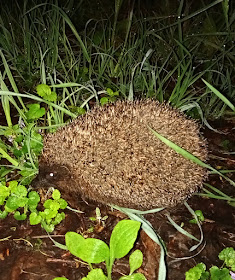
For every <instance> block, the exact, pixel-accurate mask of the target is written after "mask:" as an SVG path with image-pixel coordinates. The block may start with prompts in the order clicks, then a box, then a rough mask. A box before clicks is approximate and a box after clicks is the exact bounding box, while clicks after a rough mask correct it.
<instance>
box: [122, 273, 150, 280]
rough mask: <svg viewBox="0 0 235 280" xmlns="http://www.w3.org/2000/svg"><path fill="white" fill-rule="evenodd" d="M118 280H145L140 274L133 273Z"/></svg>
mask: <svg viewBox="0 0 235 280" xmlns="http://www.w3.org/2000/svg"><path fill="white" fill-rule="evenodd" d="M119 280H146V278H145V276H144V275H143V274H142V273H134V274H132V275H128V276H122V277H121V278H120V279H119Z"/></svg>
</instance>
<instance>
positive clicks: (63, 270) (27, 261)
mask: <svg viewBox="0 0 235 280" xmlns="http://www.w3.org/2000/svg"><path fill="white" fill-rule="evenodd" d="M212 126H213V127H216V128H217V129H218V130H220V131H221V132H223V133H222V134H219V133H215V132H212V131H211V130H208V129H205V131H204V136H205V137H206V138H207V140H208V147H209V160H208V163H210V164H211V165H212V166H214V167H216V168H221V169H235V155H234V154H231V152H234V151H235V129H234V122H232V121H226V122H225V121H221V122H216V123H212ZM234 174H235V173H229V174H228V176H229V177H230V178H231V179H233V180H234V179H235V176H234ZM208 182H209V183H210V184H211V185H213V186H215V187H217V188H218V189H220V190H222V191H223V192H225V193H226V194H228V195H230V196H235V189H234V187H232V186H230V185H229V184H228V183H227V182H226V181H225V180H224V179H222V178H220V177H219V176H217V175H210V176H209V179H208ZM41 193H42V196H44V195H45V193H46V191H45V190H41ZM62 197H63V198H65V199H66V200H67V201H68V203H69V204H70V206H71V207H73V208H76V209H79V210H81V211H84V213H83V214H78V213H75V212H72V211H69V210H66V218H65V220H64V221H63V222H62V223H61V224H60V225H58V226H57V227H56V230H55V231H54V232H53V234H52V236H51V237H52V238H53V239H54V240H56V241H57V242H60V243H63V244H64V234H65V233H66V232H67V231H76V232H78V233H81V234H83V235H84V236H85V237H94V238H99V239H102V240H103V241H105V242H107V243H109V238H110V235H111V232H112V230H113V228H114V226H115V225H116V224H117V222H118V221H119V220H121V219H123V218H126V217H125V215H124V214H122V213H120V212H118V211H112V210H111V209H110V208H109V207H107V206H104V205H100V204H96V203H93V202H88V201H84V200H83V199H81V198H75V197H72V196H70V194H66V193H64V194H62ZM188 204H189V205H190V206H191V207H192V208H193V209H194V210H198V209H200V210H202V212H203V214H204V216H205V218H206V220H205V221H204V222H203V223H202V229H203V234H204V241H203V243H202V245H201V246H200V247H199V248H198V249H197V250H196V251H193V252H190V251H189V249H190V248H191V247H192V246H193V245H195V244H196V242H195V241H193V240H191V239H189V238H188V237H186V236H184V235H182V234H180V233H179V232H178V231H177V230H176V229H175V228H174V227H173V226H172V225H171V224H170V223H169V222H168V220H167V218H166V215H165V214H166V213H168V214H170V216H171V218H172V219H173V220H174V221H175V222H177V223H178V224H179V225H180V224H182V223H183V228H184V229H185V230H187V231H189V232H190V233H191V234H193V235H194V236H195V237H197V238H200V232H199V229H198V226H197V225H195V224H190V223H189V220H190V219H191V218H192V216H191V214H190V213H189V212H188V210H187V209H186V207H185V206H184V205H183V204H181V205H178V206H177V207H175V208H174V209H167V210H164V211H162V212H160V213H157V214H151V215H146V217H147V219H148V220H149V221H150V222H151V223H152V225H153V227H154V228H155V230H156V232H157V233H158V234H159V235H160V236H161V238H162V239H163V241H164V242H165V245H166V248H167V251H168V253H167V257H166V263H167V269H168V275H167V280H175V279H178V280H181V279H182V280H183V279H184V278H185V276H184V273H185V272H186V271H187V270H188V269H190V268H191V267H193V266H194V265H195V264H196V263H198V262H204V263H205V264H206V265H207V266H208V267H210V266H212V265H218V266H220V265H221V262H220V261H219V260H218V254H219V252H220V251H221V250H222V249H223V248H225V247H235V208H234V207H232V206H230V205H228V203H226V202H225V201H221V200H215V199H208V198H203V197H200V196H197V195H194V196H193V197H192V198H190V199H189V200H188ZM96 207H99V208H100V211H101V215H102V216H106V215H107V216H108V219H107V220H106V221H105V223H104V224H102V223H99V222H98V221H91V220H90V219H89V217H95V209H96ZM91 227H93V231H92V232H90V229H91ZM137 248H138V249H140V250H141V251H142V252H143V254H144V262H143V265H142V267H141V268H140V269H139V272H142V273H144V274H145V276H146V278H147V279H148V280H155V279H157V271H158V259H159V253H160V252H159V247H158V246H157V245H156V244H155V243H154V242H153V241H152V240H151V239H150V238H149V237H148V236H147V235H146V234H145V233H144V232H143V231H142V232H140V234H139V237H138V240H137V242H136V244H135V247H134V249H137ZM134 249H133V250H134ZM100 267H102V268H104V266H103V265H100ZM104 269H105V268H104ZM88 271H89V267H88V265H87V264H85V263H83V262H81V261H80V260H78V259H76V258H75V257H74V256H72V255H71V254H70V253H69V252H67V251H64V250H62V249H59V248H57V247H55V246H54V245H53V242H52V241H51V239H50V238H49V236H48V235H47V233H46V232H45V230H43V229H42V228H41V227H40V225H37V226H30V225H29V221H24V222H21V221H16V220H14V219H13V217H11V216H9V217H7V218H6V219H4V220H1V221H0V275H1V276H0V278H1V280H41V279H43V280H52V279H53V277H59V276H65V277H67V278H68V279H70V280H75V279H76V280H79V279H81V278H82V277H84V276H86V275H87V273H88ZM126 274H129V264H128V256H127V257H125V258H123V259H120V260H117V261H116V262H115V265H114V267H113V280H116V279H119V278H120V277H121V276H122V275H126Z"/></svg>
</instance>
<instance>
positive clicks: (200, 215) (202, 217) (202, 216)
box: [189, 210, 205, 224]
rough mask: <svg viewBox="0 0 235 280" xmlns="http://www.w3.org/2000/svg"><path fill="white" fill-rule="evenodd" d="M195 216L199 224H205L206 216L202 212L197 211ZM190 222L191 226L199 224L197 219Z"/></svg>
mask: <svg viewBox="0 0 235 280" xmlns="http://www.w3.org/2000/svg"><path fill="white" fill-rule="evenodd" d="M195 214H196V216H197V219H198V221H199V222H204V221H205V217H204V215H203V213H202V211H201V210H196V211H195ZM189 222H190V224H197V221H196V219H192V220H190V221H189Z"/></svg>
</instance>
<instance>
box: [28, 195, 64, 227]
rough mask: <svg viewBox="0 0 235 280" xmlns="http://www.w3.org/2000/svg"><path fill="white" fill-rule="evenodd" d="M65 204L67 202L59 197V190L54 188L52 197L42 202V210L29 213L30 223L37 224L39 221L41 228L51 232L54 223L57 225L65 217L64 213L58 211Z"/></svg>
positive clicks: (62, 208)
mask: <svg viewBox="0 0 235 280" xmlns="http://www.w3.org/2000/svg"><path fill="white" fill-rule="evenodd" d="M67 205H68V204H67V202H66V201H65V200H64V199H63V198H61V197H60V191H59V190H54V191H53V193H52V199H47V200H46V201H45V202H44V204H43V206H44V208H45V209H44V211H33V212H32V213H31V214H30V216H29V220H30V224H31V225H37V224H39V223H41V226H42V228H44V229H45V230H46V231H47V232H52V231H53V230H54V229H55V225H58V224H59V223H60V222H61V221H62V220H63V219H64V218H65V213H64V212H59V210H64V209H65V208H66V207H67Z"/></svg>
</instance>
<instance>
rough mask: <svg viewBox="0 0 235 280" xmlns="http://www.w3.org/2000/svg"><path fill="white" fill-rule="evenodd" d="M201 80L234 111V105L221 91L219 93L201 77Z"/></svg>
mask: <svg viewBox="0 0 235 280" xmlns="http://www.w3.org/2000/svg"><path fill="white" fill-rule="evenodd" d="M202 81H203V82H204V83H205V84H206V85H207V87H208V88H209V89H210V90H211V91H212V92H213V93H214V94H216V95H217V96H218V97H219V98H220V99H221V100H222V101H223V102H224V103H225V104H226V105H228V106H229V107H230V108H231V109H232V110H233V111H234V112H235V106H234V105H233V104H232V103H231V102H230V101H229V100H228V99H227V97H225V96H224V95H223V94H222V93H220V92H219V91H218V90H217V89H216V88H214V87H213V86H212V85H211V84H209V83H208V82H207V81H205V80H204V79H202Z"/></svg>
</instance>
